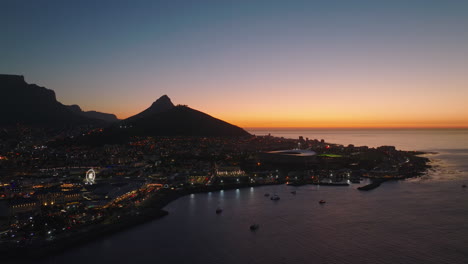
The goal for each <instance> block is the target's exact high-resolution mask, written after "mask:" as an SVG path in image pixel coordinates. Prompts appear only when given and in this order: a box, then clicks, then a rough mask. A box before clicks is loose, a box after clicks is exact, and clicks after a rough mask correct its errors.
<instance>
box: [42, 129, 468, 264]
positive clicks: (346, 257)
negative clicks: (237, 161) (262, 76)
mask: <svg viewBox="0 0 468 264" xmlns="http://www.w3.org/2000/svg"><path fill="white" fill-rule="evenodd" d="M366 133H367V132H366ZM424 133H426V134H425V135H424V136H423V138H425V139H426V140H427V139H429V138H431V137H433V136H434V135H432V136H431V135H428V134H427V132H424ZM450 133H452V132H450ZM450 133H449V135H447V138H448V139H443V140H438V141H426V142H425V143H424V144H423V145H417V144H415V143H414V142H421V141H418V140H412V139H414V138H415V137H420V135H418V134H417V133H413V134H411V133H406V132H405V133H403V135H404V136H402V134H398V135H397V136H396V137H397V138H399V139H398V140H396V139H395V138H394V137H395V136H394V137H392V136H391V135H387V137H388V138H389V141H392V142H397V141H400V142H403V141H402V137H409V138H406V139H404V141H406V142H412V143H407V144H408V145H407V146H408V147H409V145H412V146H411V147H413V148H414V149H418V150H423V149H427V150H432V151H437V154H428V155H427V157H429V158H430V159H431V161H432V162H431V164H432V166H433V170H431V171H430V172H429V173H428V174H427V175H425V176H423V177H420V178H415V179H407V180H404V181H395V182H386V183H384V184H382V186H381V187H379V188H377V189H375V190H372V191H369V192H361V191H358V190H356V187H358V186H359V185H356V184H353V185H351V186H349V187H332V186H313V185H306V186H301V187H292V186H286V185H275V186H263V187H256V188H244V189H238V190H229V191H218V192H212V193H198V194H196V195H195V194H193V195H188V196H185V197H181V198H180V199H178V200H176V201H175V202H173V203H171V204H169V205H168V206H167V207H166V210H168V211H169V215H168V216H166V217H164V218H162V219H159V220H155V221H152V222H150V223H148V224H145V225H141V226H138V227H135V228H133V229H129V230H125V231H123V232H121V233H117V234H115V235H113V236H111V237H107V238H105V239H102V240H99V241H96V242H94V243H90V244H88V245H85V246H83V247H81V248H77V249H73V250H70V251H68V252H65V253H64V254H63V255H60V256H57V257H55V258H52V259H49V260H47V261H44V262H43V263H65V262H67V263H86V262H92V263H94V262H102V263H126V262H127V260H129V259H130V260H131V261H132V262H135V263H140V262H141V263H149V262H158V263H188V262H190V263H204V264H208V263H216V264H217V263H372V264H374V263H382V264H387V263H388V264H393V263H434V264H435V263H437V264H439V263H454V264H458V263H460V264H461V263H468V248H467V247H466V245H468V190H467V188H465V189H463V188H461V184H463V183H468V175H467V171H468V168H467V166H468V159H467V158H468V146H465V148H461V147H460V144H461V145H463V144H468V138H467V137H468V136H467V135H466V134H463V135H461V134H460V133H458V132H456V133H454V135H455V136H454V137H452V136H451V135H450ZM272 134H273V133H272ZM298 135H299V134H298ZM302 135H303V136H304V137H306V136H307V135H306V134H302ZM362 135H365V133H361V134H358V136H351V138H363V136H362ZM339 136H340V137H341V139H340V138H339ZM368 136H369V137H370V138H373V139H375V138H379V137H381V134H378V135H368ZM441 136H443V135H442V134H441V132H440V131H438V132H437V133H436V137H441ZM309 137H310V136H309ZM334 137H335V139H337V140H340V141H332V140H330V141H331V142H338V143H342V142H346V137H347V136H346V135H339V134H338V133H335V135H334ZM412 137H413V138H412ZM310 138H313V137H310ZM392 138H393V139H392ZM460 138H462V139H466V141H464V142H462V143H460V144H458V142H457V141H456V140H454V139H457V140H459V139H460ZM325 139H326V140H327V138H325ZM348 139H349V138H348ZM349 142H351V143H353V141H349ZM433 142H436V145H437V146H435V147H431V144H432V143H433ZM440 142H444V144H446V146H445V147H444V148H442V147H440V144H441V143H440ZM447 142H451V143H450V144H452V145H450V144H448V143H447ZM355 144H356V145H359V144H358V143H355ZM418 144H419V143H418ZM369 145H371V144H369ZM378 145H392V144H386V143H385V141H383V142H380V143H379V144H378ZM394 145H396V144H394ZM397 147H399V148H401V146H398V145H397ZM366 183H367V182H363V183H362V184H361V185H363V184H366ZM292 190H295V191H296V195H292V194H291V193H290V192H291V191H292ZM265 193H270V194H272V195H273V194H275V193H276V194H278V195H279V196H280V197H281V200H280V201H276V202H275V201H271V200H270V197H265V196H264V194H265ZM321 199H324V200H326V201H327V203H326V204H324V205H320V204H318V201H319V200H321ZM218 207H221V208H223V209H224V210H223V212H222V213H221V214H216V213H215V210H216V208H218ZM252 223H258V224H260V228H259V229H258V230H256V231H255V232H251V231H250V230H249V226H250V225H251V224H252Z"/></svg>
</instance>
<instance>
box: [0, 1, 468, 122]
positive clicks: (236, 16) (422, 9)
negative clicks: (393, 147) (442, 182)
mask: <svg viewBox="0 0 468 264" xmlns="http://www.w3.org/2000/svg"><path fill="white" fill-rule="evenodd" d="M466 11H468V5H467V4H466V3H462V2H459V1H447V2H444V3H441V2H438V1H412V2H411V3H406V2H404V1H392V2H391V3H389V2H384V1H356V2H353V3H352V4H351V3H343V2H341V3H340V1H332V2H329V1H328V2H326V3H325V2H317V3H310V2H309V1H294V2H292V3H288V4H285V3H282V2H281V1H268V4H267V3H265V2H262V1H249V2H237V3H235V4H233V3H229V2H227V1H202V2H197V4H193V3H188V2H171V3H166V2H164V1H139V2H138V4H135V5H130V4H128V3H126V2H125V1H112V2H105V1H103V2H99V3H92V2H89V1H82V2H79V3H72V2H62V1H46V2H41V3H35V2H28V1H24V2H10V3H6V4H5V8H3V9H2V11H0V12H1V16H0V21H1V22H2V24H4V25H7V27H6V34H4V36H3V37H2V43H3V44H2V46H3V50H4V56H3V57H4V59H2V62H1V63H0V73H4V74H20V75H24V76H25V78H26V81H27V82H28V83H35V84H38V85H40V86H44V87H47V88H49V89H52V90H54V91H55V92H56V95H57V99H58V100H59V101H60V102H62V103H64V104H78V105H80V106H81V107H82V108H83V109H84V110H96V111H101V112H108V113H113V114H116V115H117V116H118V117H119V118H121V119H123V118H127V117H129V116H132V115H134V114H137V113H139V112H141V111H142V110H144V109H146V108H147V107H149V106H150V105H151V103H152V102H153V101H155V100H156V99H157V98H159V97H160V96H162V95H163V94H167V95H168V96H170V97H171V98H172V99H173V100H174V103H176V104H187V105H188V106H189V107H192V108H195V109H198V110H200V111H203V112H205V113H208V114H210V115H212V116H214V117H217V118H220V119H222V120H226V121H228V122H230V123H233V124H236V125H238V126H241V127H317V128H323V127H329V128H335V127H390V128H391V127H468V113H467V112H466V110H465V108H466V107H465V100H466V98H468V89H467V88H466V87H468V80H467V78H466V77H465V76H466V74H467V73H468V60H467V59H468V33H467V31H466V30H465V28H466V26H467V25H468V18H467V17H466V15H465V14H466Z"/></svg>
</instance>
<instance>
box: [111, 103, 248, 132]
mask: <svg viewBox="0 0 468 264" xmlns="http://www.w3.org/2000/svg"><path fill="white" fill-rule="evenodd" d="M115 130H119V132H120V133H124V134H129V135H146V136H206V137H211V136H215V137H239V136H248V135H250V134H249V133H248V132H247V131H245V130H244V129H242V128H240V127H238V126H235V125H232V124H229V123H227V122H225V121H222V120H220V119H217V118H214V117H212V116H210V115H208V114H205V113H202V112H200V111H197V110H195V109H192V108H190V107H187V106H183V105H178V106H174V104H173V103H172V102H171V99H170V98H169V97H168V96H167V95H164V96H162V97H161V98H159V99H158V100H156V101H155V102H154V103H153V104H152V105H151V106H150V107H149V108H148V109H146V110H144V111H143V112H141V113H139V114H137V115H134V116H132V117H129V118H127V119H125V120H123V121H122V122H121V123H120V125H119V126H114V131H115ZM115 132H117V131H115Z"/></svg>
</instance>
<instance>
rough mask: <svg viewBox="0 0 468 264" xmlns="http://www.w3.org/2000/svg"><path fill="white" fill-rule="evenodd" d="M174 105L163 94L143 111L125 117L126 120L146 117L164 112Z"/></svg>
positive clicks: (130, 120)
mask: <svg viewBox="0 0 468 264" xmlns="http://www.w3.org/2000/svg"><path fill="white" fill-rule="evenodd" d="M174 107H175V106H174V104H173V103H172V101H171V99H170V98H169V97H168V96H167V95H163V96H161V97H160V98H159V99H158V100H156V101H154V103H153V104H152V105H151V106H150V107H148V108H147V109H146V110H144V111H143V112H141V113H139V114H136V115H134V116H132V117H129V118H127V119H126V122H132V121H136V120H138V119H141V118H148V117H150V116H152V115H154V114H159V113H162V112H165V111H167V110H170V109H172V108H174Z"/></svg>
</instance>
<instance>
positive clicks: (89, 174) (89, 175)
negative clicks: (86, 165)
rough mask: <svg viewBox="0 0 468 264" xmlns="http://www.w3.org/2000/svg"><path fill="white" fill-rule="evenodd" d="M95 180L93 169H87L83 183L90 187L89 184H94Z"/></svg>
mask: <svg viewBox="0 0 468 264" xmlns="http://www.w3.org/2000/svg"><path fill="white" fill-rule="evenodd" d="M95 180H96V172H95V171H94V170H93V169H89V170H88V171H87V172H86V176H85V183H86V184H90V185H91V184H94V182H95Z"/></svg>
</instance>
